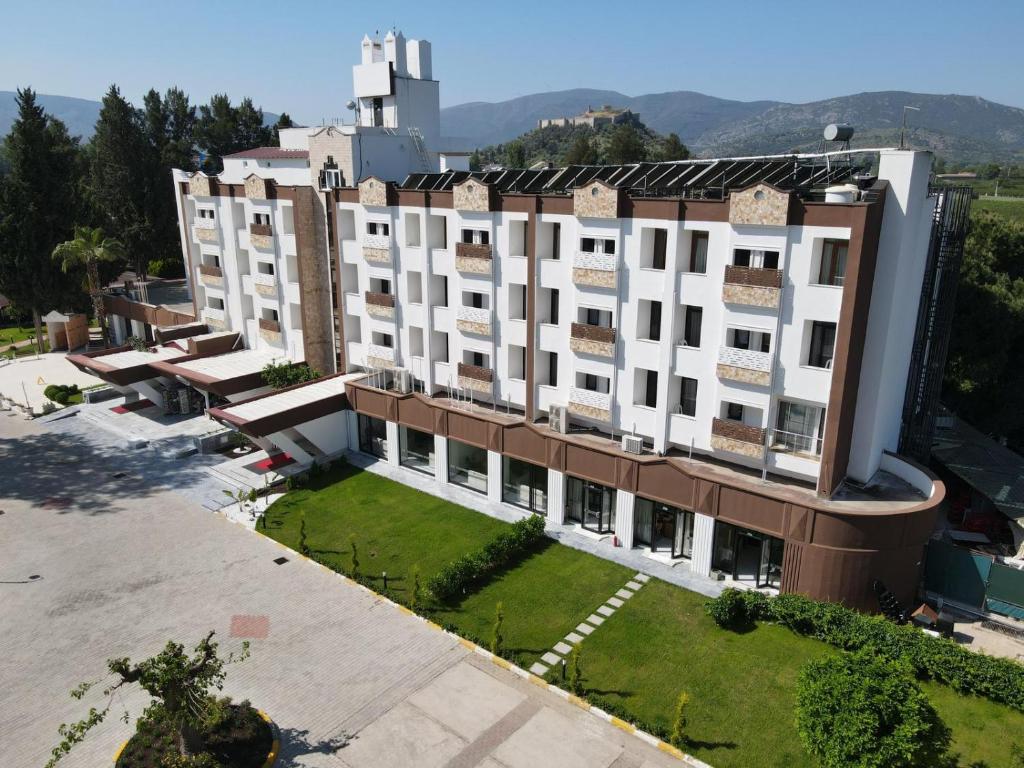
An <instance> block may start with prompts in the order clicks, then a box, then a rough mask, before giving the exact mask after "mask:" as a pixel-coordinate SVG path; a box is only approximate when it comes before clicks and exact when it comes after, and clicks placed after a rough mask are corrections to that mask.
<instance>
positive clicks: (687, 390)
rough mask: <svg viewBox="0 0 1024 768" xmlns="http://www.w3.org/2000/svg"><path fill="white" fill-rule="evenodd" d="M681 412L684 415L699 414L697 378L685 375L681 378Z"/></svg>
mask: <svg viewBox="0 0 1024 768" xmlns="http://www.w3.org/2000/svg"><path fill="white" fill-rule="evenodd" d="M679 412H680V413H681V414H683V416H696V415H697V380H696V379H691V378H688V377H686V376H683V377H682V378H680V379H679Z"/></svg>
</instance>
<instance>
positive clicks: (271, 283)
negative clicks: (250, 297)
mask: <svg viewBox="0 0 1024 768" xmlns="http://www.w3.org/2000/svg"><path fill="white" fill-rule="evenodd" d="M252 287H253V290H255V291H256V293H258V294H259V295H260V296H276V295H277V276H276V275H271V274H267V273H266V272H255V273H253V275H252Z"/></svg>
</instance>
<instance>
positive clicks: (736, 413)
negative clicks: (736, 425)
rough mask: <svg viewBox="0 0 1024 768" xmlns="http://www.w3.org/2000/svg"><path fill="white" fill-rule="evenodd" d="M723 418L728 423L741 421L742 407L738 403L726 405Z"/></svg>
mask: <svg viewBox="0 0 1024 768" xmlns="http://www.w3.org/2000/svg"><path fill="white" fill-rule="evenodd" d="M725 418H727V419H729V420H730V421H743V406H742V405H740V404H739V403H726V404H725Z"/></svg>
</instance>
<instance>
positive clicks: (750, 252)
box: [732, 248, 779, 269]
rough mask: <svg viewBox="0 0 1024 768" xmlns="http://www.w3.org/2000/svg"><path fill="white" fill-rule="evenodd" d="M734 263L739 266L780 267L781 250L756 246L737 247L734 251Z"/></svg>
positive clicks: (757, 267) (756, 267)
mask: <svg viewBox="0 0 1024 768" xmlns="http://www.w3.org/2000/svg"><path fill="white" fill-rule="evenodd" d="M732 263H733V265H734V266H737V267H751V268H753V269H778V268H779V252H778V251H763V250H759V249H756V248H735V249H734V250H733V252H732Z"/></svg>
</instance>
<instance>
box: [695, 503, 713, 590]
mask: <svg viewBox="0 0 1024 768" xmlns="http://www.w3.org/2000/svg"><path fill="white" fill-rule="evenodd" d="M714 542H715V518H713V517H711V516H710V515H703V514H701V513H700V512H695V513H694V515H693V556H692V557H691V558H690V570H692V571H693V572H694V573H699V574H700V575H701V576H707V575H708V574H709V573H711V553H712V547H713V546H714Z"/></svg>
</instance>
